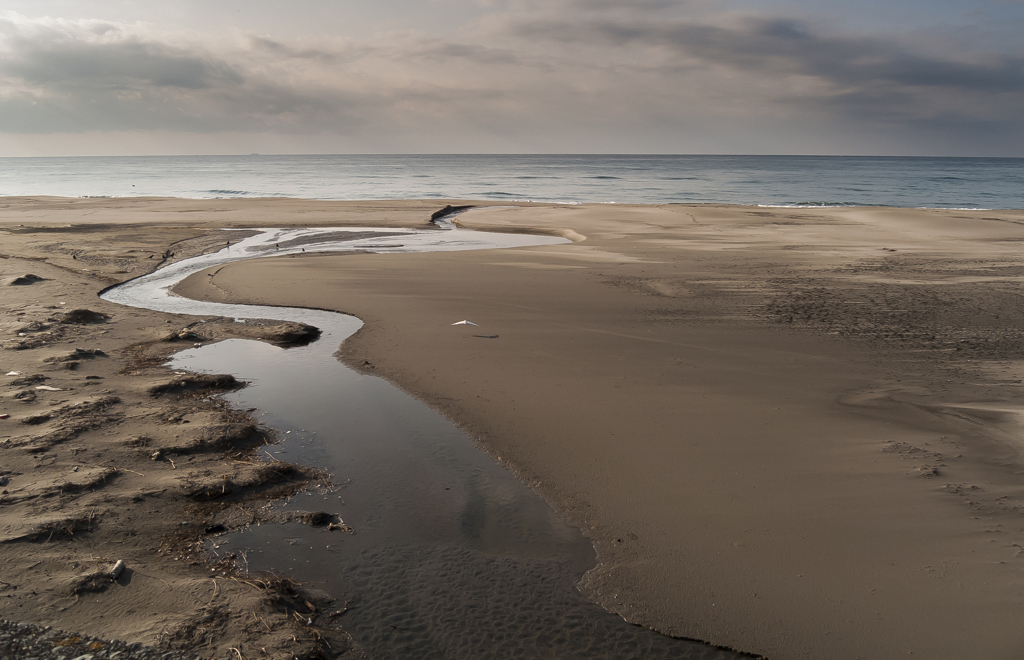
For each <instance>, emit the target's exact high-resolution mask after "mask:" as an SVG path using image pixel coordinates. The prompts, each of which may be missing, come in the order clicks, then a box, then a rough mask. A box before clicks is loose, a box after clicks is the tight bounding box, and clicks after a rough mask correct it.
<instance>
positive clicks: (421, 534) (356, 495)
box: [103, 228, 738, 660]
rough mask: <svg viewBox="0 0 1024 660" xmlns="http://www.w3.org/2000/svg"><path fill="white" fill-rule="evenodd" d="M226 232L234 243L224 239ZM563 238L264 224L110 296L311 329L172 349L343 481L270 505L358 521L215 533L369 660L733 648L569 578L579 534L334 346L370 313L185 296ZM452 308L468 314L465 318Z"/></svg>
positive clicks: (589, 558)
mask: <svg viewBox="0 0 1024 660" xmlns="http://www.w3.org/2000/svg"><path fill="white" fill-rule="evenodd" d="M230 237H231V234H230V232H227V231H226V232H225V238H226V239H227V238H230ZM557 242H564V239H558V238H552V237H544V236H528V235H523V234H514V235H512V234H494V233H483V232H472V231H467V230H460V229H448V230H446V231H442V230H436V229H432V230H407V229H387V230H382V229H351V230H349V229H346V230H339V229H336V228H332V229H288V230H281V229H267V230H261V233H259V234H257V235H255V236H252V237H249V238H245V239H242V240H240V241H239V242H237V243H235V244H234V245H231V246H230V247H227V248H225V249H223V250H221V251H219V252H217V253H215V254H209V255H202V256H199V257H194V258H192V259H187V260H184V261H181V262H178V263H175V264H172V265H170V266H167V267H165V268H163V269H161V270H159V271H157V272H155V273H152V274H150V275H147V276H144V277H141V278H138V279H135V280H132V281H130V282H126V283H125V284H123V285H120V286H118V287H115V288H113V289H111V290H109V291H107V292H106V293H104V294H103V298H104V299H106V300H110V301H113V302H117V303H121V304H125V305H130V306H135V307H144V308H148V309H154V310H160V311H166V312H174V313H179V314H190V315H196V316H219V317H228V318H234V319H237V320H239V321H240V322H241V321H242V320H243V319H247V318H251V319H276V320H288V321H299V322H302V323H308V324H310V325H315V326H317V327H318V328H320V329H321V331H322V334H321V336H320V338H319V339H318V340H317V341H314V342H312V343H311V344H309V345H307V346H301V347H292V348H279V347H276V346H272V345H270V344H266V343H263V342H259V341H253V340H240V339H230V340H226V341H222V342H219V343H216V344H209V345H204V346H201V347H196V348H191V349H188V350H184V351H182V352H180V353H178V354H176V355H175V356H174V358H173V360H172V362H171V366H172V367H173V368H174V369H181V370H188V371H194V372H201V373H229V374H232V375H234V376H236V377H237V378H239V379H240V380H244V381H246V382H247V383H248V386H247V387H246V388H244V389H242V390H240V391H238V392H235V393H231V394H228V395H225V396H224V398H225V399H227V400H228V401H230V402H231V403H232V404H234V405H236V406H237V407H239V408H257V409H258V410H259V411H260V415H261V421H262V422H263V423H264V424H265V425H267V426H269V427H272V428H273V429H275V430H276V431H277V433H278V438H279V439H280V442H279V443H278V444H275V445H272V446H269V447H266V448H264V450H261V452H260V454H261V456H263V457H265V458H266V459H267V460H272V459H277V460H282V461H287V462H291V463H298V464H303V465H313V466H316V467H319V468H323V469H325V470H327V471H328V472H329V473H330V474H331V475H332V479H333V481H334V482H335V483H336V484H341V487H340V488H338V489H332V490H330V491H329V492H326V493H321V492H306V493H303V494H300V495H297V496H295V497H293V498H291V499H290V500H289V501H286V502H281V503H279V504H276V505H275V506H276V507H277V508H278V509H280V510H303V511H326V512H328V513H331V514H335V515H337V516H339V517H340V518H342V519H343V520H344V521H345V523H346V524H348V525H350V526H351V527H352V528H353V530H354V533H353V534H348V533H346V532H343V531H328V530H326V529H324V528H314V527H309V526H306V525H301V524H298V523H288V524H264V525H258V526H250V527H247V528H246V529H245V530H244V531H241V532H236V533H232V534H226V535H222V536H218V537H216V538H215V541H214V543H215V544H216V546H218V548H220V550H219V551H220V552H224V551H229V552H230V551H233V552H238V553H242V554H244V556H245V558H246V561H247V563H248V566H249V568H250V570H255V571H258V570H274V571H277V572H281V573H285V574H287V575H289V576H290V577H292V578H294V579H296V580H300V581H304V582H307V583H310V584H311V586H314V587H316V588H319V589H321V590H323V591H326V592H327V593H329V594H330V595H331V596H333V597H334V598H336V599H338V602H339V604H340V603H342V602H348V603H349V610H348V611H347V612H346V613H345V614H344V615H343V616H342V617H340V618H339V619H338V623H340V624H341V625H342V627H343V628H344V629H345V630H347V631H348V632H349V633H350V634H351V635H352V636H353V637H354V638H355V640H356V641H357V643H358V644H360V646H362V648H363V649H364V650H365V651H366V652H367V654H368V655H369V656H370V657H372V658H377V659H380V660H383V659H386V658H388V659H389V658H395V659H403V660H404V659H408V658H424V659H426V658H444V659H450V660H454V659H462V658H466V659H476V658H494V659H498V658H557V659H565V658H581V659H582V658H615V659H619V658H732V657H738V656H737V655H736V654H733V653H729V652H727V651H723V650H720V649H716V648H714V647H711V646H708V645H705V644H701V643H698V642H692V641H687V640H679V639H673V638H670V637H666V636H664V635H660V634H658V633H655V632H652V631H649V630H647V629H644V628H641V627H638V626H633V625H630V624H628V623H626V622H625V621H623V620H622V619H621V618H620V617H619V616H617V615H613V614H610V613H608V612H606V611H604V610H603V609H601V608H599V607H598V606H596V605H594V604H593V603H591V602H589V601H587V600H586V599H585V598H584V597H583V596H582V595H581V594H580V592H579V591H578V590H577V589H576V587H575V584H576V583H577V582H578V581H579V580H580V578H581V577H582V575H583V574H584V573H585V572H586V571H587V570H589V569H590V568H593V566H594V565H595V556H594V550H593V547H592V546H591V544H590V543H589V542H588V541H587V539H586V538H584V537H583V535H582V534H581V533H580V531H579V530H577V529H576V528H574V527H572V526H570V525H569V524H567V523H566V522H565V521H564V520H563V519H562V518H561V517H560V516H559V515H558V513H557V512H555V511H554V510H553V509H552V508H551V507H550V506H549V505H548V504H547V503H546V502H544V501H543V500H542V499H541V498H540V497H539V496H537V495H536V494H535V493H534V492H533V491H532V490H530V489H529V488H528V487H527V486H525V485H524V484H522V483H520V482H519V481H518V480H517V479H516V478H515V477H513V476H512V474H511V473H510V472H509V471H508V470H506V469H505V468H504V467H502V466H501V465H500V464H498V463H497V462H495V461H494V460H492V459H491V458H490V457H489V456H488V455H487V454H486V453H484V452H483V451H481V450H480V449H478V448H477V447H475V446H474V445H473V443H472V442H471V441H470V439H469V438H468V437H467V436H466V435H465V434H464V433H462V432H461V431H460V430H459V429H458V428H456V427H455V426H454V425H453V424H451V423H450V422H449V421H447V420H446V419H444V418H443V417H442V416H441V415H439V414H438V413H436V412H434V411H433V410H431V409H430V408H428V407H427V406H425V405H424V404H422V403H420V402H419V401H416V400H415V399H413V398H411V397H409V396H408V395H406V394H404V393H403V392H401V391H400V390H398V389H397V388H395V387H394V386H392V385H390V384H389V383H387V382H386V381H383V380H381V379H379V378H375V377H372V376H367V375H362V374H359V373H357V372H355V371H353V370H351V369H349V368H347V367H345V366H344V365H343V364H341V363H340V362H338V360H337V359H336V358H335V357H334V356H333V354H334V352H335V351H336V350H337V347H338V346H339V345H340V344H341V342H342V341H344V339H345V338H346V337H348V336H349V335H351V334H352V333H353V332H355V331H356V330H357V329H358V328H359V327H360V326H361V325H362V322H361V321H359V320H358V319H356V318H354V317H351V316H346V315H343V314H336V313H332V312H325V311H319V310H309V309H301V308H282V307H266V306H252V305H228V304H219V303H207V302H200V301H194V300H189V299H186V298H181V297H178V296H175V295H173V294H171V293H170V292H169V288H170V287H172V286H173V285H174V284H176V283H177V282H179V281H180V280H182V279H183V278H185V277H187V276H188V275H190V274H192V273H194V272H198V271H200V270H203V269H205V268H208V267H210V266H214V265H217V264H222V263H227V262H230V261H236V260H239V259H248V258H258V257H264V256H278V255H285V254H290V253H295V252H299V251H300V250H305V251H309V252H323V251H354V250H362V251H368V252H413V251H416V252H423V251H441V250H465V249H484V248H495V247H517V246H526V245H543V244H550V243H557ZM453 320H458V319H453Z"/></svg>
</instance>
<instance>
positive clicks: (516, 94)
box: [0, 0, 1024, 156]
mask: <svg viewBox="0 0 1024 660" xmlns="http://www.w3.org/2000/svg"><path fill="white" fill-rule="evenodd" d="M250 152H260V153H743V154H760V153H788V154H878V155H992V156H1024V0H757V1H755V0H630V1H626V0H289V1H288V2H285V1H284V0H202V1H200V0H171V1H169V2H162V3H158V2H147V3H142V2H138V1H137V0H31V1H23V0H8V1H7V2H5V3H4V10H2V11H0V155H78V154H82V155H91V154H95V155H101V154H179V153H220V154H230V153H250Z"/></svg>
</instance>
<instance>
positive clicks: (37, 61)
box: [0, 43, 243, 90]
mask: <svg viewBox="0 0 1024 660" xmlns="http://www.w3.org/2000/svg"><path fill="white" fill-rule="evenodd" d="M0 72H2V73H3V74H4V75H7V76H15V77H18V78H20V79H22V80H24V81H25V82H26V83H29V84H34V85H43V86H53V87H57V88H60V87H91V86H109V87H117V88H133V87H138V86H148V87H180V88H182V89H191V90H197V89H207V88H210V87H213V86H215V85H233V84H240V83H242V82H243V78H242V76H241V75H240V74H239V73H238V72H237V71H235V70H234V69H233V68H232V67H231V66H229V65H227V64H225V63H223V62H216V61H211V60H208V59H203V58H199V57H195V56H193V55H191V54H188V53H185V52H182V51H181V50H179V49H171V48H167V47H163V46H159V45H154V44H143V43H123V44H98V45H84V44H68V45H57V46H44V47H41V48H25V49H22V50H20V51H19V52H18V53H17V55H16V56H15V57H10V58H4V60H2V61H0Z"/></svg>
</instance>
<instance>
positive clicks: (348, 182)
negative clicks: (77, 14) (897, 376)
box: [0, 154, 1024, 209]
mask: <svg viewBox="0 0 1024 660" xmlns="http://www.w3.org/2000/svg"><path fill="white" fill-rule="evenodd" d="M0 195H3V196H9V195H56V196H62V197H130V196H171V197H185V198H239V197H241V198H258V197H296V198H304V199H345V200H365V199H431V198H435V199H451V198H455V199H482V200H507V201H528V200H529V201H543V202H561V203H591V202H597V203H608V204H614V203H617V204H673V203H683V204H707V203H713V204H720V203H724V204H746V205H763V206H796V207H801V206H898V207H908V208H965V209H1020V208H1024V158H929V157H850V156H686V155H680V156H671V155H668V156H662V155H656V156H643V155H408V156H401V155H296V156H261V155H257V154H252V155H250V156H135V157H64V158H0Z"/></svg>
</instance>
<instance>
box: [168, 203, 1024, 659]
mask: <svg viewBox="0 0 1024 660" xmlns="http://www.w3.org/2000/svg"><path fill="white" fill-rule="evenodd" d="M1022 220H1024V214H1021V213H1019V212H1010V213H1006V212H1003V213H993V212H984V213H965V212H954V211H950V212H946V211H907V210H891V209H842V210H834V209H827V210H826V209H822V210H794V209H786V210H766V209H749V208H740V207H677V206H672V207H661V208H652V207H622V206H587V207H548V208H521V209H493V210H478V211H472V212H470V213H468V214H466V215H463V216H460V218H459V221H460V222H461V223H462V224H464V225H466V226H469V227H474V228H487V229H495V230H529V229H539V230H543V231H547V232H561V233H563V234H565V235H568V236H574V237H576V240H577V242H575V243H573V244H572V245H565V246H549V247H540V248H529V249H523V250H514V251H497V252H487V253H451V254H423V255H400V256H398V255H395V256H392V255H360V256H354V257H343V258H338V257H335V256H315V255H311V256H307V257H304V258H301V257H300V258H287V259H281V260H276V261H268V262H261V263H253V262H248V263H237V264H232V265H230V266H228V267H226V268H224V269H222V270H221V271H219V272H218V273H217V274H216V275H215V276H213V277H206V276H204V275H200V276H194V277H193V278H192V280H190V281H187V282H186V283H185V284H184V285H183V286H181V287H179V289H178V290H179V292H181V293H183V294H185V295H189V296H195V297H206V298H209V299H217V300H219V299H230V300H239V301H247V302H254V303H255V302H258V303H263V304H292V305H302V306H313V307H326V308H330V309H337V310H340V311H344V312H347V313H350V314H354V315H356V316H358V317H359V318H361V319H363V320H364V321H365V322H366V325H365V326H364V328H363V329H362V330H361V331H360V332H359V333H358V334H357V335H356V336H355V337H353V338H352V339H350V340H349V341H348V342H346V343H345V345H344V346H343V347H342V350H341V355H342V357H343V359H344V360H345V361H346V362H347V363H349V364H350V365H354V366H357V367H360V368H362V369H365V370H367V371H369V372H372V373H375V374H377V375H381V376H384V377H385V378H387V379H389V380H391V381H392V382H394V383H397V384H398V385H399V386H401V387H402V388H403V389H405V390H406V391H408V392H411V393H412V394H414V395H415V396H417V397H420V398H422V399H423V400H425V401H428V402H429V403H430V404H431V405H433V406H435V407H437V408H438V409H440V410H442V411H443V412H444V413H445V414H446V415H448V416H449V417H450V418H451V419H453V420H455V421H456V422H457V423H459V424H460V425H462V426H463V427H464V428H465V429H467V430H468V431H469V432H470V433H471V434H472V436H473V437H475V438H477V439H478V441H479V442H480V444H481V446H482V447H484V448H485V449H486V450H487V451H489V452H490V453H491V454H492V455H494V456H495V457H496V458H498V459H499V460H501V461H503V462H505V463H507V464H508V465H509V466H510V467H511V468H512V469H513V470H515V471H516V472H517V473H518V474H519V475H520V476H521V477H522V478H523V479H524V480H525V481H527V482H528V483H531V484H534V485H535V487H536V488H537V489H538V490H539V491H540V492H541V493H542V494H543V495H544V496H545V497H546V498H548V499H549V501H551V502H553V503H555V504H556V505H557V506H558V507H560V508H562V509H563V510H564V511H566V512H567V514H568V515H569V517H570V518H571V519H572V520H573V521H575V522H576V523H577V524H579V525H581V527H583V528H584V529H585V530H587V533H588V534H589V535H590V536H591V538H593V540H594V542H595V543H596V545H597V548H598V552H599V561H600V565H599V567H598V568H597V569H596V570H595V571H594V572H593V573H592V574H591V575H590V576H589V579H588V580H587V582H586V585H585V590H586V592H587V593H588V594H590V595H591V596H592V597H593V598H595V599H596V600H597V601H598V602H600V603H601V604H603V605H604V606H606V607H607V608H609V609H611V610H613V611H616V612H619V613H621V614H622V615H623V616H624V617H626V618H627V619H629V620H631V621H634V622H636V623H640V624H643V625H647V626H651V627H654V628H655V629H658V630H661V631H663V632H667V633H669V634H673V635H680V636H686V637H692V638H697V639H703V640H707V641H711V642H713V643H716V644H721V645H726V646H730V647H733V648H738V649H742V650H744V651H749V652H755V653H762V654H765V655H768V656H769V657H776V658H793V657H801V656H805V655H807V656H810V657H835V658H855V657H876V658H878V657H897V656H904V655H906V654H908V653H914V654H916V655H924V656H927V657H935V658H938V657H950V658H953V657H968V656H975V657H977V656H984V657H1014V656H1017V655H1019V653H1020V652H1021V650H1022V649H1024V633H1022V632H1021V630H1020V628H1019V626H1017V625H1016V619H1017V613H1018V612H1019V606H1020V605H1021V604H1022V603H1024V601H1022V596H1024V591H1022V588H1024V580H1022V574H1021V568H1022V567H1024V566H1022V564H1021V562H1022V558H1021V557H1020V556H1019V555H1021V554H1022V553H1021V550H1020V547H1021V544H1022V541H1024V537H1022V527H1024V525H1022V523H1024V520H1022V519H1021V517H1020V513H1019V510H1018V509H1019V506H1020V503H1021V499H1020V498H1021V492H1020V481H1019V474H1020V465H1019V463H1018V461H1017V451H1018V446H1019V427H1018V423H1017V421H1016V420H1017V417H1016V414H1017V411H1018V405H1019V404H1018V403H1017V401H1018V400H1019V394H1020V392H1021V390H1020V385H1019V382H1018V381H1019V379H1020V376H1021V375H1022V374H1021V364H1020V362H1019V359H1020V357H1021V349H1022V347H1024V343H1022V341H1021V340H1022V337H1021V333H1020V331H1019V330H1018V328H1020V327H1021V326H1020V321H1021V320H1024V319H1022V317H1021V315H1022V307H1021V306H1020V304H1019V303H1020V297H1019V296H1020V292H1019V286H1020V282H1021V276H1022V275H1024V263H1022V261H1021V258H1020V256H1019V244H1020V243H1019V241H1020V240H1021V239H1022V238H1024V225H1022V224H1021V221H1022ZM584 237H585V238H584ZM463 319H468V320H470V321H473V322H475V323H477V324H478V325H477V326H466V325H460V326H452V325H451V324H452V323H453V322H455V321H459V320H463ZM1000 411H1006V412H1005V414H1004V413H1002V412H1000Z"/></svg>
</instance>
